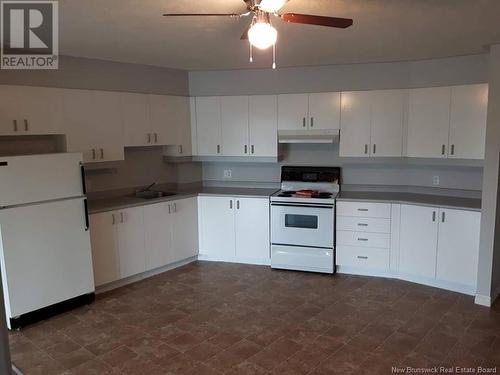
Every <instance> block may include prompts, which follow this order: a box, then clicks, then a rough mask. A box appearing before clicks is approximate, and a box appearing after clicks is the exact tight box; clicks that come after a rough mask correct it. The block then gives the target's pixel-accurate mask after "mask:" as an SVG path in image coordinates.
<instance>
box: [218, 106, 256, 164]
mask: <svg viewBox="0 0 500 375" xmlns="http://www.w3.org/2000/svg"><path fill="white" fill-rule="evenodd" d="M220 101H221V123H222V154H223V155H224V156H247V155H248V154H249V152H250V150H249V147H248V144H249V143H250V142H249V141H248V96H223V97H221V99H220Z"/></svg>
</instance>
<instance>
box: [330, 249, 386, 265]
mask: <svg viewBox="0 0 500 375" xmlns="http://www.w3.org/2000/svg"><path fill="white" fill-rule="evenodd" d="M389 262H390V253H389V250H388V249H377V248H373V247H358V246H339V247H338V248H337V265H339V266H349V267H356V268H365V269H372V270H379V271H388V270H389Z"/></svg>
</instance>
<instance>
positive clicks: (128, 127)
mask: <svg viewBox="0 0 500 375" xmlns="http://www.w3.org/2000/svg"><path fill="white" fill-rule="evenodd" d="M120 106H121V110H120V111H121V114H122V121H123V132H124V142H125V146H148V145H151V144H152V141H153V137H152V134H151V133H152V131H151V119H150V116H149V106H148V97H147V95H144V94H132V93H121V94H120Z"/></svg>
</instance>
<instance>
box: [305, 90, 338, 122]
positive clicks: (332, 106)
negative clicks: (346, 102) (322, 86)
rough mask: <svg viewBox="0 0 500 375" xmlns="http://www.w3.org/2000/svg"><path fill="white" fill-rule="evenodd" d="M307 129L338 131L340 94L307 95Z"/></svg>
mask: <svg viewBox="0 0 500 375" xmlns="http://www.w3.org/2000/svg"><path fill="white" fill-rule="evenodd" d="M309 129H311V130H315V129H317V130H337V129H340V93H338V92H325V93H317V94H309Z"/></svg>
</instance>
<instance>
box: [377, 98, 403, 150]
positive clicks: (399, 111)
mask: <svg viewBox="0 0 500 375" xmlns="http://www.w3.org/2000/svg"><path fill="white" fill-rule="evenodd" d="M371 96H372V103H371V109H372V112H371V147H370V155H371V156H376V157H401V156H402V155H403V121H404V108H405V103H406V102H407V99H408V91H407V90H381V91H373V92H372V94H371Z"/></svg>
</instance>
